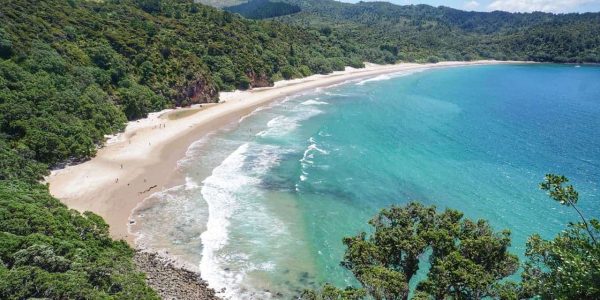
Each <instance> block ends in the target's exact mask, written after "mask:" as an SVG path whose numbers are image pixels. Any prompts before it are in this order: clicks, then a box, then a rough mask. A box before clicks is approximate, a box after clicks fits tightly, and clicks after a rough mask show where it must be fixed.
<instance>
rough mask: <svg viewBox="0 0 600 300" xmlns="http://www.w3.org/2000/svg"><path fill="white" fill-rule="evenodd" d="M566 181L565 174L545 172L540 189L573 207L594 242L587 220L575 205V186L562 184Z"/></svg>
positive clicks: (577, 197)
mask: <svg viewBox="0 0 600 300" xmlns="http://www.w3.org/2000/svg"><path fill="white" fill-rule="evenodd" d="M567 182H569V179H567V177H565V176H562V175H561V176H559V175H555V174H546V177H545V181H544V182H542V183H540V189H542V190H544V191H548V195H549V196H550V198H552V199H554V200H555V201H556V202H558V203H560V204H561V205H564V206H567V207H573V209H575V211H576V212H577V214H579V217H581V220H582V222H583V225H584V226H585V229H586V230H587V232H588V234H589V235H590V238H591V239H592V241H594V244H595V243H596V237H595V236H594V234H593V233H592V231H591V229H590V226H589V224H588V222H587V220H586V219H585V217H584V216H583V214H582V213H581V211H579V209H578V208H577V206H576V205H575V204H577V201H578V200H579V193H577V191H576V190H575V188H573V185H568V186H566V187H565V186H563V184H565V183H567Z"/></svg>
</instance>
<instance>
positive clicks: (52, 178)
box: [46, 61, 515, 246]
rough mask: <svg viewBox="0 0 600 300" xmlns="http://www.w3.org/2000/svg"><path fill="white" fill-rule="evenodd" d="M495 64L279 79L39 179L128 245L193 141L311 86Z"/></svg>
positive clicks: (141, 124) (145, 129) (140, 125)
mask: <svg viewBox="0 0 600 300" xmlns="http://www.w3.org/2000/svg"><path fill="white" fill-rule="evenodd" d="M500 63H515V62H499V61H473V62H442V63H437V64H412V63H410V64H409V63H406V64H396V65H372V64H370V65H367V66H366V68H363V69H352V68H347V70H346V71H340V72H334V73H332V74H329V75H313V76H310V77H306V78H302V79H295V80H288V81H280V82H276V83H275V85H274V86H273V87H268V88H258V89H253V90H248V91H236V92H226V93H221V95H220V99H221V102H220V103H218V104H204V105H202V106H194V107H192V108H180V109H173V110H165V111H162V112H158V113H152V114H150V115H149V116H148V117H147V118H145V119H141V120H138V121H133V122H130V123H129V124H128V125H127V128H126V129H125V131H124V132H123V133H120V134H118V135H116V136H114V137H110V138H109V139H108V140H107V142H106V144H105V145H104V146H103V147H102V148H101V149H99V150H98V152H97V154H96V156H95V157H93V158H92V159H90V160H88V161H86V162H83V163H81V164H77V165H72V166H68V167H66V168H63V169H60V170H55V171H52V173H51V175H49V176H48V177H47V179H46V181H47V182H48V183H49V188H50V193H51V194H52V195H53V196H55V197H57V198H58V199H60V200H61V201H62V202H63V203H64V204H66V205H67V206H68V207H69V208H72V209H76V210H78V211H80V212H84V211H92V212H94V213H96V214H98V215H100V216H102V217H103V218H104V220H105V221H106V222H107V223H108V224H109V225H110V232H111V235H112V237H113V238H115V239H123V240H125V241H127V242H128V243H129V244H131V245H132V246H135V237H134V236H133V235H132V234H131V233H130V232H129V226H128V225H129V223H130V216H131V212H132V210H133V209H135V208H136V206H137V205H138V204H139V203H141V202H142V201H143V200H144V199H145V198H147V197H148V196H150V195H151V194H152V193H155V192H158V191H162V190H164V189H166V188H169V187H171V186H174V185H176V184H180V183H181V181H182V180H183V178H182V176H181V174H179V171H178V168H177V162H178V160H180V159H181V158H182V157H184V156H185V153H186V150H187V149H188V147H189V146H190V145H191V144H192V143H193V142H194V141H196V140H198V139H200V138H202V137H203V136H205V135H206V134H208V133H210V132H213V131H215V130H218V129H220V128H223V127H224V126H226V125H228V124H232V122H236V121H238V120H239V119H240V118H241V117H243V116H245V115H248V114H249V113H251V112H252V111H253V110H255V109H256V108H258V107H260V106H262V105H265V104H267V103H269V102H272V101H276V100H279V99H283V98H284V97H286V96H290V95H294V94H298V93H302V92H305V91H310V90H314V89H316V88H321V87H327V86H331V85H335V84H340V83H344V82H347V81H353V80H359V79H364V78H368V77H375V76H379V75H384V74H391V73H400V72H405V71H406V72H409V71H416V70H425V69H431V68H444V67H458V66H469V65H486V64H500Z"/></svg>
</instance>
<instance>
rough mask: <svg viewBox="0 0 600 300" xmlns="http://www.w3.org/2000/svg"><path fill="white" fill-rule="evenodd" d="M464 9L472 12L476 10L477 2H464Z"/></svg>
mask: <svg viewBox="0 0 600 300" xmlns="http://www.w3.org/2000/svg"><path fill="white" fill-rule="evenodd" d="M464 7H465V8H466V9H470V10H473V9H476V8H478V7H479V2H477V1H475V0H471V1H467V2H465V5H464Z"/></svg>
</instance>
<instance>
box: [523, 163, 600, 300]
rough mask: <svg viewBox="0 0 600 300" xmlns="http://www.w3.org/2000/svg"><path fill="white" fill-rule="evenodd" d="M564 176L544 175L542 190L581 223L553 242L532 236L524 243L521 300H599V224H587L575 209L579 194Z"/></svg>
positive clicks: (570, 225)
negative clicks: (570, 209) (569, 209)
mask: <svg viewBox="0 0 600 300" xmlns="http://www.w3.org/2000/svg"><path fill="white" fill-rule="evenodd" d="M568 181H569V180H568V179H567V178H566V177H565V176H558V175H554V174H548V175H546V178H545V181H544V182H542V183H541V185H540V187H541V189H542V190H545V191H549V196H550V197H551V198H552V199H554V200H556V201H558V202H559V203H560V204H562V205H566V206H571V207H573V208H575V209H576V210H577V213H578V214H579V216H580V217H581V219H582V222H580V223H575V224H569V225H568V227H567V229H566V230H565V231H563V232H561V233H559V234H558V236H557V237H555V238H554V239H553V240H544V239H542V237H541V236H539V235H537V234H535V235H533V236H531V237H530V238H529V240H528V242H527V250H526V252H525V255H526V256H527V258H528V259H529V260H528V261H527V262H526V263H525V266H524V271H523V274H522V278H523V287H522V290H523V296H524V297H533V296H541V297H542V298H544V299H600V246H599V245H598V243H597V242H596V239H595V237H597V236H599V235H600V221H598V220H597V219H591V220H590V221H589V222H588V221H587V220H586V219H585V218H584V217H583V214H582V213H581V212H580V211H579V210H578V209H577V208H576V206H575V204H576V203H577V201H578V198H579V194H578V193H577V191H576V190H575V189H574V188H573V186H572V185H569V186H566V187H564V186H563V184H564V183H566V182H568Z"/></svg>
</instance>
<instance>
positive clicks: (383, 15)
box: [227, 0, 600, 62]
mask: <svg viewBox="0 0 600 300" xmlns="http://www.w3.org/2000/svg"><path fill="white" fill-rule="evenodd" d="M254 2H255V3H256V4H259V3H263V2H265V1H263V0H261V1H256V0H255V1H254ZM283 2H286V3H289V4H293V5H297V6H299V7H300V8H301V12H298V13H293V14H288V15H285V16H280V17H278V18H275V19H276V20H279V21H282V22H285V23H289V24H294V25H299V26H308V27H313V28H317V29H320V30H321V31H325V32H328V31H329V30H332V29H333V30H335V31H337V32H338V34H339V35H340V36H343V37H344V38H345V39H351V40H353V41H355V45H360V47H361V48H363V49H370V51H369V52H367V53H366V56H367V57H369V53H371V54H373V55H376V56H381V55H385V57H386V60H387V61H389V62H393V61H397V60H402V61H419V60H431V61H435V60H470V59H476V58H494V59H500V60H504V59H512V60H534V61H552V62H599V61H600V13H586V14H561V15H556V14H550V13H541V12H536V13H508V12H501V11H494V12H466V11H461V10H457V9H452V8H448V7H443V6H441V7H432V6H428V5H406V6H399V5H394V4H391V3H387V2H359V3H356V4H350V3H343V2H338V1H334V0H319V1H316V0H283ZM245 5H246V6H247V7H250V6H249V5H247V4H245ZM242 7H243V5H238V6H234V7H232V8H227V9H230V10H234V11H236V12H240V13H242V14H243V15H246V16H248V17H255V15H254V14H253V13H252V11H249V12H244V11H243V10H241V8H242ZM253 10H257V9H256V8H253ZM264 10H268V8H265V9H264ZM380 51H382V52H383V53H381V52H380Z"/></svg>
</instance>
